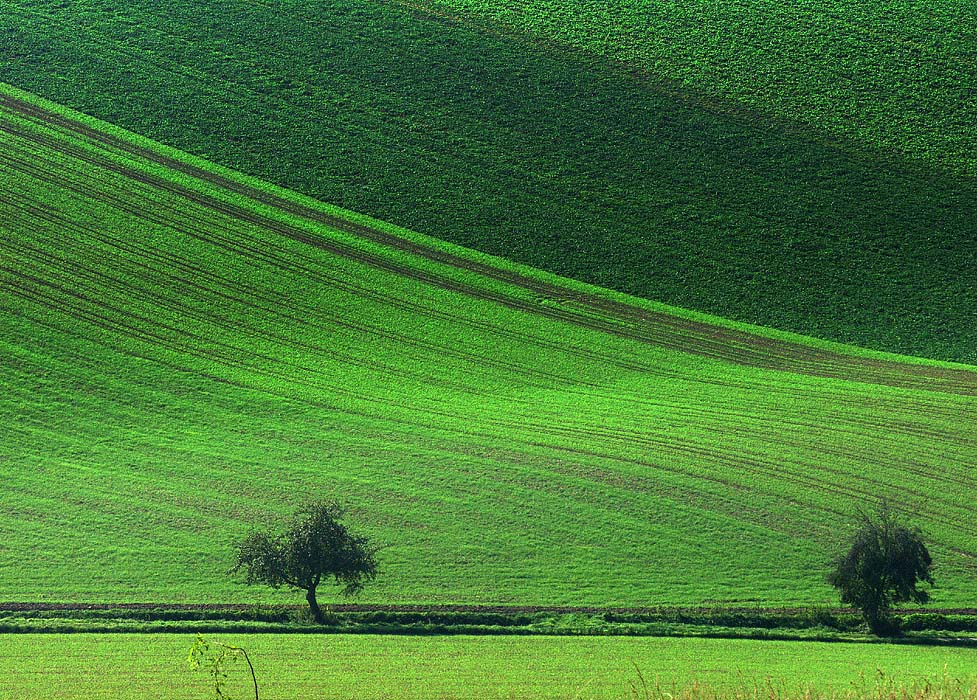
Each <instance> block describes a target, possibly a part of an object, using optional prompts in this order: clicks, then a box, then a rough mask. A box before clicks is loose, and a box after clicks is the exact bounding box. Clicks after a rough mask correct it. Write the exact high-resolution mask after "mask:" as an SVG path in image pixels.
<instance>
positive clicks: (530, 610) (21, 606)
mask: <svg viewBox="0 0 977 700" xmlns="http://www.w3.org/2000/svg"><path fill="white" fill-rule="evenodd" d="M276 607H280V606H276ZM285 607H289V608H295V609H296V610H304V609H305V606H303V605H290V606H285ZM254 609H255V606H254V604H252V603H150V602H141V603H40V602H35V603H30V602H7V603H3V602H0V612H54V611H66V612H67V611H85V610H120V611H141V610H168V611H180V612H197V611H205V610H213V611H220V612H223V611H227V612H234V611H239V610H248V611H250V610H254ZM329 609H330V610H331V611H333V612H352V613H356V612H361V613H366V612H392V613H482V614H501V615H505V614H509V615H527V614H535V613H543V614H545V613H552V614H556V615H573V614H584V615H600V614H603V613H609V614H615V615H670V614H672V615H675V614H689V615H703V616H704V615H709V614H719V613H721V614H732V615H735V614H743V615H751V614H752V615H763V614H768V615H769V614H780V615H797V614H803V613H807V612H810V608H804V607H770V608H762V607H761V608H758V607H756V606H751V607H747V606H729V607H716V606H686V607H682V606H678V607H673V606H661V607H655V606H647V607H596V606H586V605H452V604H440V605H424V604H415V603H405V604H375V603H339V604H330V605H329ZM818 610H819V611H821V610H825V611H826V612H828V613H832V614H845V613H853V612H854V611H853V610H851V609H849V608H827V609H825V608H820V607H819V608H818ZM896 612H899V613H902V614H912V613H926V614H932V615H977V608H918V609H917V608H912V609H909V608H907V609H900V610H896Z"/></svg>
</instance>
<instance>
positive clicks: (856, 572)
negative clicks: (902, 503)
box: [828, 500, 933, 635]
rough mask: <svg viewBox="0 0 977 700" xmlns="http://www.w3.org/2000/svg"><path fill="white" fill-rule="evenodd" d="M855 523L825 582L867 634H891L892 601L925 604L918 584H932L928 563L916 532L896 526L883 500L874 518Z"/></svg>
mask: <svg viewBox="0 0 977 700" xmlns="http://www.w3.org/2000/svg"><path fill="white" fill-rule="evenodd" d="M860 519H861V527H859V529H858V531H857V532H856V533H855V541H854V543H853V544H852V546H851V549H849V550H848V553H847V554H845V555H843V556H840V557H838V559H836V560H835V562H834V564H833V566H832V568H831V572H830V573H829V574H828V583H830V584H831V585H832V586H834V587H835V588H837V589H838V591H839V592H840V593H841V601H842V602H843V603H845V604H847V605H851V606H853V607H855V608H858V609H859V610H860V611H861V612H862V616H863V617H864V618H865V622H866V623H867V624H868V627H869V629H870V630H871V631H872V632H873V633H875V634H878V635H882V634H891V633H894V632H896V631H897V627H896V626H895V624H894V623H893V621H892V619H891V618H890V614H889V613H890V610H891V608H892V604H893V603H902V602H906V601H911V602H913V603H926V602H927V601H929V599H930V595H929V592H928V591H926V590H922V589H920V588H919V587H918V586H919V584H920V583H923V582H925V583H929V584H932V583H933V577H932V576H931V574H930V569H931V568H932V565H933V560H932V558H931V557H930V553H929V550H927V549H926V545H925V544H923V538H922V534H921V533H920V531H919V529H918V528H913V529H909V528H908V527H906V526H905V525H902V524H900V523H899V522H898V521H897V520H896V518H895V516H894V515H893V514H892V511H891V509H890V508H889V504H888V503H887V502H886V501H885V500H883V501H882V502H881V503H880V505H879V509H878V513H877V515H876V517H874V518H873V517H871V516H869V515H865V514H862V515H861V518H860Z"/></svg>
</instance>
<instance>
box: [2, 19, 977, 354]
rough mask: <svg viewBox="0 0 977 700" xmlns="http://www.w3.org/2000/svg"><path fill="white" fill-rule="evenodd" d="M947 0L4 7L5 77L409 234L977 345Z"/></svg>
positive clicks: (963, 55)
mask: <svg viewBox="0 0 977 700" xmlns="http://www.w3.org/2000/svg"><path fill="white" fill-rule="evenodd" d="M974 27H977V22H975V18H974V6H973V3H966V2H960V1H959V0H927V1H926V2H910V1H908V0H899V1H892V2H885V3H879V2H873V1H872V0H856V1H852V2H848V1H847V0H819V2H807V3H797V2H777V1H776V0H737V1H735V2H733V1H725V2H713V1H712V0H709V1H706V0H689V1H687V2H686V1H683V2H672V1H670V0H660V1H659V0H656V1H655V2H635V1H634V0H609V1H606V2H604V1H602V2H589V1H586V0H579V1H576V0H575V1H573V2H568V1H566V0H404V1H402V2H396V1H390V2H376V1H375V0H318V1H317V2H309V1H308V0H282V1H280V2H270V1H268V0H220V2H218V1H217V0H193V1H192V2H191V1H190V0H129V1H128V2H125V3H119V2H115V1H114V0H77V1H73V2H63V1H62V0H6V2H5V3H4V5H3V12H0V80H4V81H6V82H8V83H12V84H15V85H18V86H20V87H22V88H24V89H28V90H31V91H32V92H35V93H37V94H41V95H44V96H46V97H49V98H50V99H53V100H55V101H57V102H60V103H63V104H66V105H69V106H72V107H75V108H77V109H80V110H82V111H84V112H86V113H89V114H94V115H96V116H100V117H102V118H104V119H106V120H108V121H111V122H113V123H117V124H120V125H123V126H126V127H127V128H130V129H132V130H133V131H136V132H137V133H140V134H144V135H147V136H151V137H153V138H155V139H157V140H160V141H162V142H164V143H168V144H170V145H173V146H177V147H179V148H182V149H185V150H188V151H190V152H193V153H196V154H197V155H201V156H204V157H207V158H209V159H212V160H214V161H216V162H219V163H222V164H223V165H227V166H230V167H234V168H237V169H239V170H241V171H243V172H247V173H250V174H252V175H257V176H260V177H263V178H265V179H268V180H270V181H273V182H275V183H277V184H279V185H284V186H287V187H291V188H294V189H297V190H299V191H301V192H303V193H304V194H307V195H311V196H313V197H316V198H318V199H320V200H322V201H326V202H331V203H334V204H338V205H340V206H345V207H348V208H350V209H353V210H355V211H360V212H364V213H368V214H371V215H374V216H376V217H377V218H380V219H383V220H385V221H390V222H393V223H396V224H399V225H401V226H406V227H408V228H410V229H412V230H416V231H420V232H423V233H426V234H430V235H432V236H436V237H438V238H442V239H445V240H450V241H453V242H455V243H459V244H461V245H465V246H469V247H473V248H476V249H479V250H482V251H485V252H489V253H494V254H498V255H502V256H504V257H506V258H509V259H513V260H518V261H520V262H523V263H526V264H531V265H533V266H536V267H540V268H543V269H547V270H549V271H551V272H556V273H559V274H562V275H566V276H568V277H572V278H575V279H579V280H583V281H587V282H592V283H595V284H599V285H602V286H607V287H613V288H615V289H618V290H621V291H625V292H629V293H633V294H637V295H639V296H642V297H646V298H650V299H656V300H660V301H664V302H668V303H671V304H675V305H678V306H682V307H686V308H695V309H698V310H701V311H708V312H710V313H715V314H718V315H721V316H724V317H729V318H736V319H739V320H742V321H748V322H753V323H760V324H762V325H766V326H772V327H777V328H781V329H785V330H791V331H797V332H803V333H806V334H809V335H813V336H817V337H822V338H830V339H833V340H843V341H845V342H853V343H855V344H859V345H863V346H869V347H874V348H877V349H881V350H890V351H898V352H904V353H909V354H913V355H920V356H926V357H933V358H941V359H952V360H958V361H964V362H970V363H977V311H975V309H977V285H974V284H973V280H974V270H975V269H977V249H975V247H974V245H973V241H974V240H975V239H977V218H975V217H974V216H973V215H972V213H973V212H974V211H975V210H977V182H975V179H974V178H975V176H977V161H975V150H974V148H973V144H974V143H977V72H975V71H974V70H973V56H974V55H975V52H977V33H975V30H974Z"/></svg>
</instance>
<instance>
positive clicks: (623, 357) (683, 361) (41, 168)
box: [0, 87, 977, 606]
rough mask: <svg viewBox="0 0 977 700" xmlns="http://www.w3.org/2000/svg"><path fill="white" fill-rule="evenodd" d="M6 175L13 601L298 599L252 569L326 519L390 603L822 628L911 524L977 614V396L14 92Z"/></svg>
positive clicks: (948, 381)
mask: <svg viewBox="0 0 977 700" xmlns="http://www.w3.org/2000/svg"><path fill="white" fill-rule="evenodd" d="M0 164H2V167H0V294H2V303H0V357H2V358H3V362H2V363H0V386H2V387H3V392H2V393H0V426H2V428H0V446H2V452H0V455H2V464H3V467H2V468H3V475H4V497H3V498H2V499H0V561H2V562H3V565H2V566H0V600H8V601H9V600H42V599H43V600H57V601H79V600H81V601H166V602H173V601H192V602H211V601H235V602H237V601H244V602H247V601H253V600H265V601H267V600H292V598H293V596H291V595H288V594H275V593H273V592H271V591H266V590H263V589H254V590H248V589H245V588H244V587H243V586H242V585H240V584H238V583H234V582H232V581H230V580H229V579H228V577H227V576H226V575H225V573H224V572H225V570H226V569H227V567H228V566H229V563H230V557H231V549H232V545H233V542H234V541H235V540H236V539H238V538H240V537H241V536H243V535H244V534H245V533H246V532H247V531H248V530H249V529H250V528H252V527H256V526H264V525H269V524H272V523H273V522H275V519H276V518H278V517H280V516H282V515H284V514H287V513H289V512H291V511H292V510H293V508H294V507H295V505H296V502H297V501H300V500H301V499H303V498H305V497H307V496H309V495H327V496H328V495H332V496H335V497H337V498H339V499H341V500H342V501H344V502H345V503H347V504H348V505H349V507H350V514H351V517H352V518H353V519H354V520H355V521H356V523H358V524H359V525H360V527H361V529H362V530H363V531H364V532H366V533H367V534H369V535H370V536H372V537H373V538H374V539H375V540H377V541H379V542H383V543H385V544H387V545H389V546H388V548H387V549H385V550H384V551H383V569H384V575H383V576H382V577H381V578H380V580H379V581H378V584H377V585H376V586H374V587H372V588H368V589H367V591H366V593H365V596H364V599H365V600H370V601H382V602H395V601H396V602H465V603H482V602H485V603H488V602H492V603H506V602H511V603H519V604H567V605H571V604H595V605H654V604H686V605H688V604H692V605H699V604H709V603H738V604H744V603H746V604H751V603H757V604H762V605H783V604H804V603H827V602H830V601H832V600H833V596H832V592H831V591H830V589H829V588H828V587H827V585H826V584H825V583H824V582H823V567H824V563H825V562H826V560H827V559H828V558H829V557H830V556H831V555H832V554H833V553H834V552H835V551H836V549H837V548H838V547H839V546H841V544H842V543H843V542H844V540H845V537H846V532H847V528H848V527H849V526H850V524H851V517H852V514H853V513H854V511H855V509H856V508H858V507H860V506H861V507H864V506H867V505H871V503H872V502H873V501H874V499H876V498H877V497H878V496H879V495H886V496H888V497H889V498H890V499H891V501H892V502H893V503H894V504H896V505H897V506H898V507H899V508H900V509H902V510H904V511H905V512H907V513H909V514H911V517H912V519H913V520H914V522H916V523H917V524H918V525H920V526H921V527H923V528H924V530H925V532H926V533H927V535H928V536H929V538H930V540H931V542H932V551H933V552H934V557H935V559H936V561H937V563H938V565H939V571H938V581H939V584H940V587H939V589H938V591H937V592H936V600H937V602H938V603H939V604H940V605H942V606H962V605H972V604H973V600H974V594H975V592H977V584H975V580H977V579H975V576H974V573H975V556H977V549H975V546H974V542H975V541H977V540H975V537H974V536H975V534H977V525H975V524H974V520H973V517H972V504H973V501H974V498H975V497H977V478H975V475H974V472H973V464H974V459H975V456H977V370H975V368H973V367H968V366H964V365H950V364H945V363H936V362H930V361H924V360H914V359H910V358H900V357H896V356H892V355H882V354H878V353H872V352H868V351H863V350H857V349H854V348H849V347H844V346H840V345H832V344H828V343H824V342H818V341H812V340H807V339H804V338H800V337H796V336H788V335H785V334H781V333H776V332H772V331H762V330H758V329H754V328H750V327H747V326H741V325H737V324H733V323H729V322H724V321H719V320H717V319H711V318H708V317H704V316H699V315H696V314H692V313H689V312H684V311H678V310H675V309H671V308H668V307H664V306H661V305H657V304H654V303H651V302H646V301H641V300H638V299H635V298H630V297H626V296H624V295H621V294H617V293H614V292H610V291H606V290H601V289H598V288H595V287H590V286H586V285H583V284H580V283H576V282H570V281H568V280H564V279H560V278H557V277H554V276H551V275H548V274H546V273H542V272H538V271H535V270H532V269H529V268H523V267H519V266H516V265H514V264H512V263H509V262H506V261H503V260H500V259H495V258H490V257H488V256H484V255H480V254H476V253H473V252H470V251H467V250H464V249H461V248H458V247H454V246H451V245H449V244H445V243H442V242H438V241H436V240H434V239H430V238H427V237H424V236H420V235H418V234H414V233H411V232H408V231H406V230H403V229H399V228H396V227H393V226H390V225H387V224H383V223H380V222H378V221H375V220H373V219H369V218H366V217H363V216H359V215H354V214H351V213H349V212H347V211H343V210H340V209H337V208H334V207H331V206H327V205H325V204H321V203H319V202H317V201H315V200H312V199H309V198H306V197H303V196H301V195H297V194H294V193H291V192H288V191H285V190H282V189H278V188H276V187H274V186H271V185H267V184H264V183H262V182H260V181H257V180H252V179H249V178H245V177H243V176H240V175H237V174H235V173H233V172H231V171H228V170H224V169H221V168H218V167H216V166H212V165H210V164H208V163H206V162H205V161H202V160H199V159H195V158H193V157H190V156H186V155H184V154H181V153H179V152H177V151H174V150H171V149H168V148H165V147H163V146H160V145H158V144H156V143H153V142H151V141H148V140H146V139H143V138H140V137H136V136H132V135H130V134H128V133H126V132H124V131H121V130H119V129H117V128H114V127H110V126H108V125H106V124H104V123H100V122H97V121H95V120H93V119H90V118H87V117H82V116H80V115H78V114H76V113H73V112H70V111H68V110H65V109H63V108H58V107H56V106H54V105H51V104H49V103H46V102H43V101H40V100H38V99H36V98H33V97H31V96H29V95H27V94H25V93H21V92H19V91H17V90H15V89H13V88H9V87H2V88H0ZM327 595H328V594H327V593H326V592H323V598H327Z"/></svg>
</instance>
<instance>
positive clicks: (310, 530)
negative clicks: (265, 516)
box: [231, 501, 377, 624]
mask: <svg viewBox="0 0 977 700" xmlns="http://www.w3.org/2000/svg"><path fill="white" fill-rule="evenodd" d="M342 516H343V510H342V508H340V507H339V506H338V505H337V504H335V503H327V502H325V501H313V502H311V503H309V504H308V505H306V506H305V507H303V508H301V509H300V510H299V511H298V512H297V513H296V514H295V516H294V517H293V519H292V522H291V524H290V525H289V527H288V529H286V530H285V532H283V533H281V534H279V535H271V534H268V533H265V532H253V533H251V534H250V535H248V537H247V538H246V539H245V540H244V541H242V542H241V543H240V544H239V545H238V551H237V563H236V564H235V565H234V568H232V569H231V571H232V572H235V571H239V570H241V569H244V570H245V573H246V578H245V582H246V583H248V584H253V583H264V584H267V585H269V586H272V587H273V588H278V587H280V586H290V587H292V588H299V589H302V590H304V591H305V599H306V601H308V603H309V609H310V611H311V612H312V617H313V619H315V621H316V622H318V623H319V624H324V623H325V617H324V616H323V614H322V610H321V609H320V608H319V603H318V601H317V600H316V589H317V588H318V586H319V583H320V582H321V581H322V580H323V579H324V578H325V579H328V578H329V577H330V576H331V577H332V578H333V579H334V582H335V583H336V585H342V586H343V590H342V592H343V595H347V596H348V595H353V594H355V593H358V592H359V591H360V590H361V589H362V588H363V584H364V583H366V582H367V581H372V580H373V579H374V578H375V577H376V574H377V562H376V557H375V554H376V552H377V549H376V548H373V547H371V546H370V545H369V543H368V541H367V540H366V538H365V537H360V536H357V535H354V534H352V533H351V532H350V531H349V530H348V529H347V528H346V526H345V525H343V524H342V523H341V522H340V519H341V518H342Z"/></svg>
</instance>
